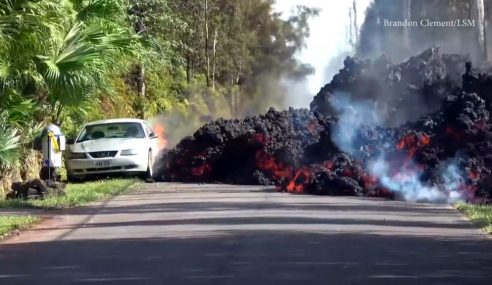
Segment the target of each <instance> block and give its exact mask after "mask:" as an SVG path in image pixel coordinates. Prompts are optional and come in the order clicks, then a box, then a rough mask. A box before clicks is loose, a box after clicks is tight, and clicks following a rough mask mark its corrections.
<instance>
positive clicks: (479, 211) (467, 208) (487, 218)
mask: <svg viewBox="0 0 492 285" xmlns="http://www.w3.org/2000/svg"><path fill="white" fill-rule="evenodd" d="M457 208H458V209H459V210H460V211H462V212H463V213H465V215H466V216H467V217H468V218H470V220H472V221H473V222H474V223H476V224H477V225H479V226H480V227H482V228H483V229H484V230H485V231H486V232H487V233H489V234H492V205H471V204H465V203H460V204H458V205H457Z"/></svg>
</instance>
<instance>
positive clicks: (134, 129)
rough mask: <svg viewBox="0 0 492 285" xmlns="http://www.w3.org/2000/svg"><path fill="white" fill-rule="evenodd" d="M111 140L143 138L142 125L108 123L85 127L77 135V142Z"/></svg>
mask: <svg viewBox="0 0 492 285" xmlns="http://www.w3.org/2000/svg"><path fill="white" fill-rule="evenodd" d="M112 138H129V139H141V138H145V133H144V130H143V128H142V125H141V124H139V123H108V124H97V125H89V126H86V127H85V128H84V129H83V130H82V132H81V133H80V135H79V138H78V139H77V142H84V141H89V140H99V139H112Z"/></svg>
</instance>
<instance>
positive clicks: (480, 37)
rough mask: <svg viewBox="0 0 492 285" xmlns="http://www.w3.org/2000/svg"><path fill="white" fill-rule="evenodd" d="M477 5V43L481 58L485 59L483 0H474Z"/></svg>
mask: <svg viewBox="0 0 492 285" xmlns="http://www.w3.org/2000/svg"><path fill="white" fill-rule="evenodd" d="M476 5H477V7H476V8H477V26H478V45H479V47H480V56H481V59H482V60H487V46H486V35H485V5H484V1H483V0H476Z"/></svg>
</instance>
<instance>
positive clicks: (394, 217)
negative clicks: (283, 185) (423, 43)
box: [0, 184, 492, 285]
mask: <svg viewBox="0 0 492 285" xmlns="http://www.w3.org/2000/svg"><path fill="white" fill-rule="evenodd" d="M140 188H141V189H139V190H138V191H134V192H132V193H130V194H127V195H122V196H119V197H116V198H114V199H112V200H111V201H107V202H104V203H99V204H95V205H92V206H90V207H85V208H79V209H73V210H70V211H69V212H60V213H59V216H57V217H54V218H51V219H50V220H48V221H47V222H45V223H43V224H42V225H40V226H38V227H37V228H35V229H33V230H31V231H28V232H25V233H22V234H21V235H20V236H17V237H14V238H11V239H9V240H7V241H6V242H3V243H2V244H0V284H172V285H174V284H238V285H242V284H248V285H251V284H253V285H260V284H303V285H307V284H399V285H401V284H492V240H491V239H490V238H489V237H488V236H487V235H485V234H483V233H481V232H480V231H479V230H478V229H476V228H475V227H474V226H473V225H471V224H470V223H469V222H468V221H467V220H466V219H464V218H463V216H462V215H460V214H459V213H458V212H457V211H455V210H454V209H452V208H450V207H448V206H436V205H427V204H413V203H404V202H397V201H384V200H376V199H358V198H335V197H316V196H301V195H289V194H281V193H274V192H272V191H271V190H269V189H267V188H261V187H247V186H244V187H238V186H228V185H180V184H147V185H143V186H142V187H140Z"/></svg>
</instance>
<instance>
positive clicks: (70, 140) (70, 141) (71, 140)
mask: <svg viewBox="0 0 492 285" xmlns="http://www.w3.org/2000/svg"><path fill="white" fill-rule="evenodd" d="M67 144H75V139H67Z"/></svg>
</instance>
